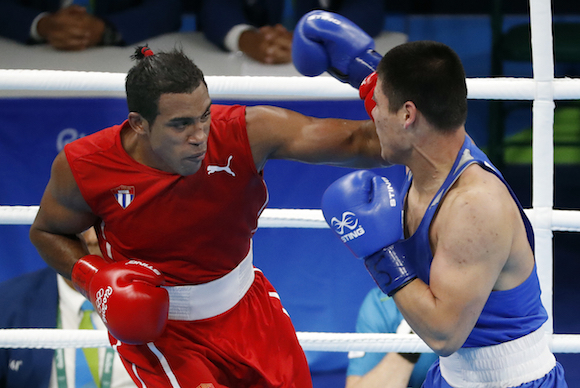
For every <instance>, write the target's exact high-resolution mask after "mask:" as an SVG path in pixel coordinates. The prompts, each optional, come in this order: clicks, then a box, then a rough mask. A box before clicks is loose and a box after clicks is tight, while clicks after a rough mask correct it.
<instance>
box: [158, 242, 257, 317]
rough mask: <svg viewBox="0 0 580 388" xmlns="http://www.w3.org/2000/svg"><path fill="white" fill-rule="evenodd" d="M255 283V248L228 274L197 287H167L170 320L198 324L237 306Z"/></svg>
mask: <svg viewBox="0 0 580 388" xmlns="http://www.w3.org/2000/svg"><path fill="white" fill-rule="evenodd" d="M253 282H254V265H253V254H252V246H251V245H250V251H249V252H248V254H247V256H246V257H245V258H244V260H242V262H241V263H240V264H238V266H237V267H236V268H234V269H233V270H231V271H230V272H229V273H228V274H226V275H224V276H222V277H221V278H219V279H216V280H212V281H211V282H208V283H204V284H197V285H194V286H174V287H165V288H166V289H167V291H168V292H169V319H170V320H175V321H198V320H200V319H206V318H211V317H215V316H216V315H219V314H222V313H225V312H226V311H228V310H229V309H231V308H232V307H234V306H235V305H236V304H237V303H238V302H239V301H240V300H241V299H242V298H243V297H244V295H246V292H247V291H248V290H249V289H250V286H251V285H252V283H253Z"/></svg>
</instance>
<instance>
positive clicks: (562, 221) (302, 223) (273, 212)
mask: <svg viewBox="0 0 580 388" xmlns="http://www.w3.org/2000/svg"><path fill="white" fill-rule="evenodd" d="M38 208H39V207H38V206H0V225H31V224H32V221H34V217H36V213H37V212H38ZM524 212H525V213H526V215H527V216H528V218H530V219H531V220H533V219H535V217H534V210H533V209H524ZM551 213H552V218H551V219H552V221H551V230H553V231H560V232H580V212H579V211H576V210H552V212H551ZM258 227H260V228H307V229H328V228H329V226H328V224H327V223H326V221H325V220H324V216H323V215H322V210H320V209H274V208H267V209H264V212H263V213H262V215H261V216H260V219H259V220H258Z"/></svg>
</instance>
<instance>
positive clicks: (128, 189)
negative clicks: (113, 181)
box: [111, 185, 135, 209]
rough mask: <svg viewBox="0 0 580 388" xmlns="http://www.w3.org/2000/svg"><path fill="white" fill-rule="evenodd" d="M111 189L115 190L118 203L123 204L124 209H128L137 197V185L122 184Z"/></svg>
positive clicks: (114, 193)
mask: <svg viewBox="0 0 580 388" xmlns="http://www.w3.org/2000/svg"><path fill="white" fill-rule="evenodd" d="M111 191H112V192H113V195H114V196H115V199H116V200H117V203H118V204H119V205H121V207H122V208H123V209H126V208H127V206H129V205H130V204H131V202H133V200H134V199H135V186H125V185H121V186H119V187H115V188H114V189H112V190H111Z"/></svg>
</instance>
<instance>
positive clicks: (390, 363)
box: [346, 287, 437, 388]
mask: <svg viewBox="0 0 580 388" xmlns="http://www.w3.org/2000/svg"><path fill="white" fill-rule="evenodd" d="M356 331H357V333H397V334H409V333H411V332H412V331H411V328H410V327H409V325H408V324H407V322H406V321H405V320H404V319H403V315H402V314H401V313H400V311H399V310H398V309H397V306H396V305H395V301H394V300H393V299H392V298H390V297H388V296H387V295H385V294H384V293H383V292H382V291H381V290H380V289H379V288H378V287H376V288H373V289H372V290H371V291H370V292H369V293H368V294H367V296H366V298H365V300H364V302H363V304H362V305H361V308H360V311H359V315H358V319H357V322H356ZM348 358H349V364H348V370H347V378H346V388H379V387H381V388H406V387H417V388H418V387H421V385H422V384H423V380H425V376H426V375H427V370H428V369H429V367H430V366H431V364H433V362H434V361H435V360H436V359H437V356H436V355H435V354H434V353H423V354H410V353H386V354H385V353H370V352H369V353H365V352H356V351H352V352H349V354H348Z"/></svg>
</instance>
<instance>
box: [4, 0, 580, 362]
mask: <svg viewBox="0 0 580 388" xmlns="http://www.w3.org/2000/svg"><path fill="white" fill-rule="evenodd" d="M550 7H551V5H550V1H549V0H530V22H531V32H532V61H533V69H534V78H533V79H530V78H470V79H467V87H468V98H470V99H497V100H532V101H533V141H532V148H533V160H534V164H533V171H532V173H533V178H534V179H533V187H532V193H533V198H532V209H526V213H527V214H528V216H529V217H530V219H531V220H532V223H533V225H534V231H535V233H536V256H537V257H538V266H539V270H538V273H539V274H540V283H541V284H542V289H543V291H544V292H543V293H542V301H543V303H544V305H545V307H546V309H547V310H548V312H549V315H550V321H549V322H548V328H549V329H551V327H552V325H551V314H552V302H551V298H552V279H551V278H552V266H553V263H552V259H553V256H552V243H553V242H552V236H553V235H552V232H553V231H573V232H579V231H580V212H579V211H574V210H554V209H553V186H552V185H549V184H548V185H547V184H545V182H553V169H554V149H553V144H554V143H553V129H552V128H553V123H554V100H571V99H580V80H579V79H569V78H561V79H555V78H554V59H553V44H552V28H551V22H552V14H551V8H550ZM124 79H125V74H121V73H98V72H70V71H55V70H0V91H11V90H31V91H106V92H121V91H124ZM206 81H207V83H208V88H209V90H210V92H211V95H212V97H214V98H232V97H233V98H238V99H247V100H252V99H287V100H292V99H300V100H301V99H304V98H308V99H325V100H340V99H358V93H357V91H356V90H355V89H353V88H351V87H350V86H349V85H347V84H341V83H339V82H337V81H336V80H334V79H333V78H331V77H317V78H306V77H216V76H208V77H206ZM37 211H38V206H0V224H3V225H8V224H13V225H25V224H31V223H32V221H33V219H34V216H35V214H36V212H37ZM259 227H276V228H280V227H293V228H327V227H328V226H327V225H326V222H324V218H323V217H322V214H321V212H320V210H315V209H266V210H265V211H264V213H263V214H262V216H261V217H260V220H259ZM297 335H298V339H299V340H300V343H301V345H302V347H303V348H304V350H317V351H338V352H344V351H349V350H364V351H369V352H391V351H392V352H408V353H413V352H427V351H430V349H429V348H428V347H427V345H425V343H424V342H423V341H422V340H421V339H419V338H418V337H417V336H416V335H396V334H359V333H307V332H299V333H297ZM551 339H552V341H551V348H552V351H553V352H555V353H577V352H579V351H580V335H569V334H555V335H554V334H552V337H551ZM69 346H70V347H104V346H109V342H108V338H107V335H106V332H104V331H103V332H98V331H96V332H91V331H87V330H83V331H82V332H80V331H76V330H59V329H4V330H0V348H2V347H8V348H22V347H30V348H58V347H69Z"/></svg>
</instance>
